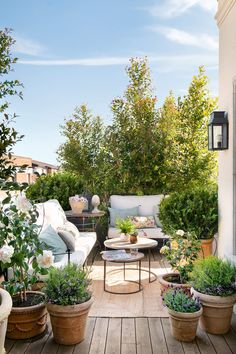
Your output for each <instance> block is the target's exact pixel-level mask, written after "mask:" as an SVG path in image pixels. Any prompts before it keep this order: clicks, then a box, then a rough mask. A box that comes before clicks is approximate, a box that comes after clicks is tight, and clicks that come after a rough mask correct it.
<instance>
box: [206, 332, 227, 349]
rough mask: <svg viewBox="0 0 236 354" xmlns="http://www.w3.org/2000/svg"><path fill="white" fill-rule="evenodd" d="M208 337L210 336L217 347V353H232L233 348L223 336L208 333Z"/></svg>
mask: <svg viewBox="0 0 236 354" xmlns="http://www.w3.org/2000/svg"><path fill="white" fill-rule="evenodd" d="M208 337H209V338H210V341H211V343H212V345H213V347H214V348H215V351H216V353H219V354H222V353H224V354H231V353H232V351H231V349H230V348H229V346H228V344H227V342H226V341H225V339H224V337H223V336H219V335H214V334H210V333H208Z"/></svg>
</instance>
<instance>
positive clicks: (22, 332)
mask: <svg viewBox="0 0 236 354" xmlns="http://www.w3.org/2000/svg"><path fill="white" fill-rule="evenodd" d="M27 293H28V294H29V293H37V294H42V295H44V294H43V293H42V292H40V291H28V292H27ZM46 324H47V310H46V306H45V304H44V303H41V304H38V305H33V306H29V307H12V310H11V313H10V315H9V317H8V325H7V338H10V339H28V338H33V337H35V336H38V335H39V334H42V333H43V332H44V331H45V330H46Z"/></svg>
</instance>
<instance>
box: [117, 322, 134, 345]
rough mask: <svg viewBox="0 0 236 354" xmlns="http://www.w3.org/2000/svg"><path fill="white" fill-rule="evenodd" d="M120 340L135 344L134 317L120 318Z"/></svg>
mask: <svg viewBox="0 0 236 354" xmlns="http://www.w3.org/2000/svg"><path fill="white" fill-rule="evenodd" d="M121 342H122V343H124V344H135V343H136V339H135V321H134V318H123V319H122V336H121Z"/></svg>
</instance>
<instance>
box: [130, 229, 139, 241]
mask: <svg viewBox="0 0 236 354" xmlns="http://www.w3.org/2000/svg"><path fill="white" fill-rule="evenodd" d="M129 240H130V243H137V242H138V231H137V230H136V229H134V230H133V231H131V233H130V236H129Z"/></svg>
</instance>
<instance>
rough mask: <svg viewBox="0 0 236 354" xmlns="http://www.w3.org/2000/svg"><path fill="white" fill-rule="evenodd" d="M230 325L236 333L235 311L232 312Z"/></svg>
mask: <svg viewBox="0 0 236 354" xmlns="http://www.w3.org/2000/svg"><path fill="white" fill-rule="evenodd" d="M234 306H236V305H234ZM231 327H232V329H233V330H234V332H235V333H236V314H235V313H233V316H232V321H231Z"/></svg>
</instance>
